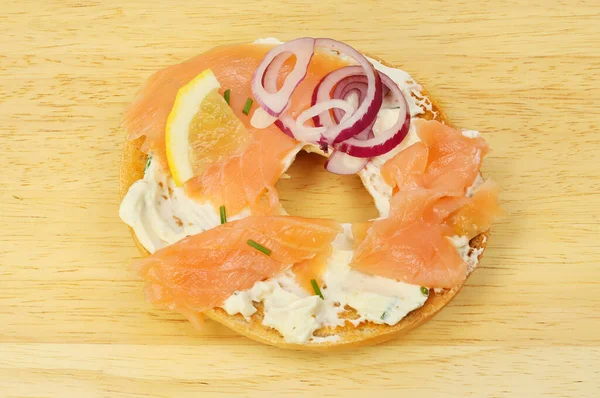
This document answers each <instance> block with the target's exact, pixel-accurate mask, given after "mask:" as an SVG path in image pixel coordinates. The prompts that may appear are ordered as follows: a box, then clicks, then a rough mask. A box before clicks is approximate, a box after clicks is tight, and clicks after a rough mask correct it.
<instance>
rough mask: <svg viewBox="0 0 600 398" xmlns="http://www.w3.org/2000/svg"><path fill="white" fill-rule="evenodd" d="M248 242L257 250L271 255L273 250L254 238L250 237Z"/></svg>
mask: <svg viewBox="0 0 600 398" xmlns="http://www.w3.org/2000/svg"><path fill="white" fill-rule="evenodd" d="M246 243H248V244H249V245H250V246H252V247H253V248H255V249H256V250H258V251H259V252H263V253H265V254H266V255H267V256H270V255H271V250H269V249H267V248H266V247H264V246H263V245H261V244H260V243H258V242H255V241H253V240H252V239H248V242H246Z"/></svg>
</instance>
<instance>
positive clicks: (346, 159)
mask: <svg viewBox="0 0 600 398" xmlns="http://www.w3.org/2000/svg"><path fill="white" fill-rule="evenodd" d="M368 161H369V159H364V158H357V157H354V156H350V155H348V154H347V153H344V152H340V151H335V150H334V151H333V152H332V153H331V156H330V157H329V159H327V162H325V169H326V170H327V171H329V172H331V173H334V174H356V173H358V172H359V171H361V170H362V169H363V168H364V167H365V166H366V164H367V162H368Z"/></svg>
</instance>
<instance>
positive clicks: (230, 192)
mask: <svg viewBox="0 0 600 398" xmlns="http://www.w3.org/2000/svg"><path fill="white" fill-rule="evenodd" d="M272 47H273V45H258V44H237V45H226V46H219V47H216V48H214V49H212V50H209V51H207V52H206V53H204V54H201V55H198V56H196V57H194V58H192V59H190V60H188V61H185V62H183V63H181V64H178V65H173V66H170V67H168V68H165V69H163V70H161V71H158V72H156V73H155V74H154V75H152V76H151V77H150V78H149V79H148V80H147V81H146V83H145V84H144V85H143V86H142V88H141V89H140V91H139V92H138V94H137V95H136V98H135V100H134V101H133V103H132V104H131V105H130V106H129V108H128V109H127V111H126V112H125V115H124V117H123V122H122V126H123V128H125V129H126V130H127V132H128V138H129V140H135V139H138V138H140V137H145V138H144V142H143V144H142V146H141V149H142V151H144V152H146V153H150V152H151V153H152V155H153V158H154V159H156V160H157V161H158V162H160V164H161V165H162V166H163V169H165V170H168V163H167V160H166V153H165V126H166V122H167V118H168V115H169V113H170V112H171V108H172V107H173V103H174V101H175V97H176V95H177V92H178V90H179V89H180V88H181V87H182V86H184V85H185V84H187V83H188V82H189V81H190V80H192V79H193V78H194V77H195V76H196V75H197V74H199V73H200V72H202V71H204V70H206V69H209V68H210V69H211V70H212V71H213V73H214V74H215V76H216V78H217V79H218V81H219V83H220V84H221V94H222V93H223V91H224V90H227V89H229V90H231V96H230V106H231V109H232V110H233V113H234V114H235V115H236V116H237V117H238V118H239V119H240V120H241V121H242V123H243V124H244V126H245V127H246V129H247V131H248V132H249V133H250V134H251V136H252V139H251V142H250V144H249V146H248V147H247V148H246V149H245V150H243V151H241V153H236V154H235V155H234V156H230V157H228V158H227V159H224V160H223V161H222V162H218V163H215V164H212V165H208V168H207V169H206V171H205V172H204V173H203V174H202V175H198V176H196V177H194V178H193V179H191V180H189V181H188V182H187V183H186V187H185V188H186V193H187V194H188V196H190V197H193V198H195V199H197V200H209V201H210V202H211V203H212V204H213V205H214V206H215V208H218V207H220V206H221V205H224V206H225V207H226V209H227V213H228V214H229V215H235V214H237V213H239V212H240V211H241V210H242V209H243V208H245V207H246V206H250V208H251V209H252V210H253V214H275V213H277V212H278V211H279V209H280V205H279V200H278V197H277V193H276V191H275V188H274V185H275V182H276V181H277V179H278V178H279V176H280V175H281V173H282V172H283V164H282V162H283V160H284V159H285V157H286V156H288V155H290V154H291V152H292V151H294V150H297V149H296V148H297V144H298V142H297V141H295V140H294V139H293V138H291V137H289V136H287V135H285V134H284V133H282V132H281V131H280V130H279V128H278V127H277V126H275V125H271V126H269V127H267V128H265V129H256V128H254V127H252V125H251V124H250V119H251V117H250V116H251V115H252V113H250V115H245V114H244V113H243V112H242V110H243V108H244V105H245V103H246V100H247V99H248V98H252V90H251V87H250V84H251V80H252V76H253V74H254V71H255V69H256V68H257V67H258V65H259V64H260V62H261V61H262V59H263V57H264V56H265V54H266V53H267V52H268V51H269V50H270V49H271V48H272ZM291 61H292V60H291V59H290V62H287V63H286V64H285V65H284V67H283V68H282V73H281V74H280V76H281V79H282V80H283V77H284V76H285V75H286V74H287V73H289V72H290V71H291V69H292V67H293V63H292V62H291ZM346 65H348V63H347V62H346V61H344V60H342V59H340V58H339V57H337V56H335V55H333V54H328V53H323V52H317V53H315V55H314V56H313V58H312V60H311V63H310V65H309V67H308V71H307V74H306V77H305V78H304V80H303V81H302V82H301V83H300V84H299V85H298V87H297V88H296V90H295V91H294V94H293V96H292V98H291V104H290V107H289V110H288V113H289V114H291V115H292V116H294V117H295V116H297V115H298V114H299V113H300V112H302V111H303V110H305V109H306V108H308V107H310V105H311V104H310V101H311V98H312V92H313V90H314V88H315V86H316V85H317V84H318V83H319V81H320V80H321V79H322V78H323V77H324V76H325V75H326V74H328V73H329V72H331V71H333V70H335V69H339V68H340V67H342V66H346ZM256 108H257V104H256V101H255V102H254V104H253V106H252V108H251V109H252V110H251V112H252V111H253V110H256ZM264 194H268V196H267V198H264V197H263V195H264Z"/></svg>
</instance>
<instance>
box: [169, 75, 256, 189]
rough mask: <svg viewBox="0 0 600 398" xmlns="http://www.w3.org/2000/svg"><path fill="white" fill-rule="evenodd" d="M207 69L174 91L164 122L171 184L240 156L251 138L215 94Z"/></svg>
mask: <svg viewBox="0 0 600 398" xmlns="http://www.w3.org/2000/svg"><path fill="white" fill-rule="evenodd" d="M220 87H221V85H220V84H219V81H218V80H217V78H216V77H215V75H214V74H213V72H212V71H211V70H210V69H207V70H205V71H204V72H202V73H200V74H199V75H198V76H196V77H195V78H194V79H193V80H192V81H190V82H189V83H188V84H186V85H185V86H183V87H181V88H180V89H179V91H178V92H177V97H176V98H175V103H174V104H173V108H172V109H171V113H170V114H169V117H168V119H167V125H166V134H165V144H166V151H167V160H168V163H169V168H170V169H171V175H172V176H173V180H174V181H175V184H177V185H178V186H181V185H183V184H184V183H185V182H186V181H187V180H189V179H190V178H192V177H194V176H197V175H202V174H203V173H204V172H205V171H206V169H207V168H208V167H210V166H211V165H212V164H215V163H218V162H221V161H223V160H225V159H227V158H229V157H231V156H233V155H236V154H238V153H241V152H242V151H243V150H244V149H245V148H246V146H247V145H248V143H249V142H250V138H251V135H250V133H248V131H247V130H246V128H245V127H244V125H243V123H242V122H241V121H240V120H239V119H238V118H237V116H236V115H235V114H234V113H233V111H232V110H231V108H230V107H229V105H228V104H227V102H226V101H225V99H224V98H223V96H222V95H221V94H219V88H220Z"/></svg>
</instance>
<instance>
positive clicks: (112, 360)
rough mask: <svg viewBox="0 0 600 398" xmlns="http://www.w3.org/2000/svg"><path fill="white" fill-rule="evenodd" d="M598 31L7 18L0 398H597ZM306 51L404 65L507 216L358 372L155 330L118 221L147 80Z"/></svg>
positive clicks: (186, 328)
mask: <svg viewBox="0 0 600 398" xmlns="http://www.w3.org/2000/svg"><path fill="white" fill-rule="evenodd" d="M599 26H600V3H598V1H557V0H547V1H542V0H538V1H525V2H523V1H512V0H508V1H506V0H504V1H496V0H494V1H492V0H482V1H479V2H448V3H445V4H442V3H440V2H437V1H428V0H422V1H419V2H412V3H411V2H394V1H389V0H388V1H364V2H363V1H359V2H348V1H324V2H323V1H320V2H305V1H301V0H290V1H285V2H284V1H282V2H278V1H273V0H265V1H263V2H238V1H233V0H223V1H219V2H216V3H215V2H213V3H209V2H203V1H184V2H180V4H179V5H177V6H176V5H173V4H171V3H170V2H166V1H147V0H144V1H139V0H135V1H126V2H125V1H116V0H106V1H86V2H76V1H67V0H56V1H46V2H41V1H13V0H8V1H4V2H2V15H1V16H0V50H1V51H0V126H2V127H1V129H0V137H1V139H2V143H3V147H4V151H3V155H2V156H0V203H1V207H0V242H2V243H1V245H0V396H2V397H198V396H203V397H204V396H210V395H217V396H231V395H234V394H239V395H245V396H256V397H265V396H308V395H309V394H310V395H312V396H335V395H346V394H349V393H351V392H363V393H365V392H370V393H374V394H375V393H376V394H380V395H383V394H384V393H388V394H390V395H394V396H403V395H407V396H408V394H412V395H413V396H419V397H429V396H431V397H433V396H435V397H439V396H446V395H456V396H460V397H488V396H489V397H492V396H493V397H529V396H541V395H544V396H556V397H559V396H560V397H563V396H564V397H566V396H569V397H571V396H576V397H583V396H587V397H597V396H598V393H599V390H600V382H599V380H600V374H599V370H598V369H600V366H599V365H600V363H599V360H598V358H600V337H599V332H598V331H599V329H600V317H599V315H598V314H599V311H598V310H599V308H600V286H599V282H598V281H599V280H600V243H599V242H600V175H599V174H600V160H599V157H600V138H599V137H600V135H599V134H600V133H599V129H600V120H599V119H600V117H599V111H598V104H600V90H599V89H598V75H599V73H600V28H599ZM301 35H313V36H332V37H336V38H337V39H340V40H344V41H347V42H349V43H350V44H352V45H354V46H356V47H358V48H360V49H362V50H363V51H367V52H369V53H372V54H377V55H380V56H381V57H383V58H385V59H386V60H388V61H389V62H392V63H395V64H398V65H403V66H404V67H405V69H407V70H408V71H410V72H411V73H412V74H413V75H414V76H415V77H417V78H418V79H419V80H420V81H421V82H422V83H424V84H425V85H426V86H427V87H428V88H429V89H430V91H431V92H432V94H433V95H434V96H435V97H436V98H438V99H439V100H440V101H441V103H442V104H443V105H444V106H445V108H446V110H447V111H448V114H449V116H450V117H451V119H453V120H454V121H455V122H456V124H457V125H460V126H463V127H468V128H476V129H480V130H481V131H482V132H483V134H484V136H485V138H486V139H487V140H488V141H489V143H490V144H491V146H492V148H493V152H492V153H491V154H490V155H489V157H488V158H487V159H486V162H485V167H484V171H485V173H486V174H487V175H490V176H493V177H494V178H495V179H496V180H497V181H498V182H499V183H500V184H501V186H502V189H503V192H502V201H503V205H504V207H505V208H506V210H507V211H508V213H509V214H508V216H507V217H506V219H504V221H503V222H501V223H499V224H498V225H497V227H496V228H495V229H494V231H493V234H492V237H491V239H490V245H489V249H488V250H487V252H486V255H485V258H484V260H483V262H482V264H481V267H480V269H479V270H478V271H477V272H476V273H475V275H473V276H472V277H471V279H469V281H468V283H467V285H466V287H465V288H464V289H463V291H462V292H461V294H460V295H459V297H458V298H457V299H456V300H455V301H454V302H453V303H452V304H451V305H450V306H448V307H447V308H446V309H445V310H444V311H443V312H442V313H441V314H439V316H437V317H436V318H435V319H434V320H432V321H431V322H429V323H428V324H426V325H425V326H423V327H421V328H420V329H418V330H416V331H414V332H413V333H411V334H409V335H408V336H407V337H406V338H404V339H402V340H397V341H393V342H391V343H389V344H385V345H382V346H378V347H373V348H366V349H361V350H359V351H355V352H347V353H339V354H332V355H317V354H305V353H296V352H288V351H281V350H277V349H274V348H269V347H265V346H261V345H258V344H255V343H253V342H252V341H249V340H247V339H245V338H242V337H239V336H236V335H234V334H233V333H231V332H229V331H228V330H225V329H224V328H222V327H220V326H217V325H215V324H212V323H208V324H207V327H206V329H205V330H204V331H202V332H200V333H198V332H195V331H194V330H193V329H192V327H191V326H190V325H189V324H188V323H187V322H185V321H184V320H183V319H182V318H181V317H180V316H177V315H173V314H169V313H166V312H162V311H159V310H155V309H153V308H152V307H151V306H149V305H148V304H146V303H145V302H144V300H143V296H142V292H141V283H140V282H139V281H138V280H136V279H135V278H134V275H133V274H132V272H130V271H129V270H128V268H127V265H128V264H129V263H130V262H131V260H132V259H133V258H134V257H136V256H137V252H136V250H135V248H134V247H133V244H132V241H131V239H130V237H129V234H128V231H127V228H126V226H125V225H124V224H123V223H121V222H120V220H119V218H118V215H117V211H118V206H119V200H118V193H117V192H118V187H117V171H118V167H119V165H118V160H119V156H120V149H121V145H122V140H123V136H122V133H121V132H120V131H119V130H118V124H119V119H120V117H121V115H122V112H123V109H124V107H125V106H126V104H127V103H128V101H130V100H131V98H132V96H133V94H134V92H135V91H136V89H137V88H138V86H139V85H140V84H141V83H142V81H143V80H144V79H145V78H146V77H147V76H148V75H149V74H150V73H152V72H153V71H155V70H157V69H158V68H160V67H162V66H166V65H168V64H172V63H175V62H179V61H182V60H185V59H186V58H188V57H191V56H193V55H194V54H196V53H198V52H202V51H204V50H207V49H209V48H210V47H212V46H214V45H216V44H218V43H223V42H240V41H248V40H253V39H255V38H257V37H261V36H262V37H264V36H276V37H279V38H282V39H290V38H293V37H297V36H301ZM311 159H312V158H306V159H304V158H303V159H301V161H302V162H303V164H306V165H309V166H310V165H311V161H310V160H311ZM300 170H301V169H300V168H297V167H296V168H295V169H294V172H295V176H296V177H299V176H300V175H301V174H299V173H302V171H300ZM306 173H308V175H310V176H313V177H314V178H313V177H311V179H310V181H309V180H301V179H300V178H294V179H292V180H291V181H289V182H286V184H285V187H283V188H282V196H283V198H284V199H285V201H286V205H287V206H288V208H289V209H290V211H292V213H296V214H298V213H300V212H304V214H307V213H308V214H311V215H317V216H321V215H331V216H334V217H337V218H340V219H347V220H356V219H361V218H367V217H369V216H370V215H372V214H374V213H373V207H372V204H371V203H370V202H369V201H368V200H365V199H364V197H361V198H362V199H359V200H352V199H351V195H352V194H353V193H354V192H355V191H354V188H356V187H357V185H356V184H354V183H356V181H355V180H352V178H350V179H343V180H344V181H343V182H344V183H343V184H340V182H341V181H342V179H339V178H334V177H331V176H328V175H325V174H323V172H322V171H321V170H320V168H319V165H318V164H315V166H314V167H312V168H311V167H309V168H308V169H307V171H306ZM347 181H349V182H347ZM352 184H354V185H352ZM352 187H354V188H352ZM294 189H302V199H303V200H306V201H307V204H306V205H305V206H303V205H301V204H300V203H299V202H297V201H296V198H294V196H293V195H292V194H291V193H292V192H295V191H294ZM336 204H343V205H344V206H339V205H338V206H336Z"/></svg>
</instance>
